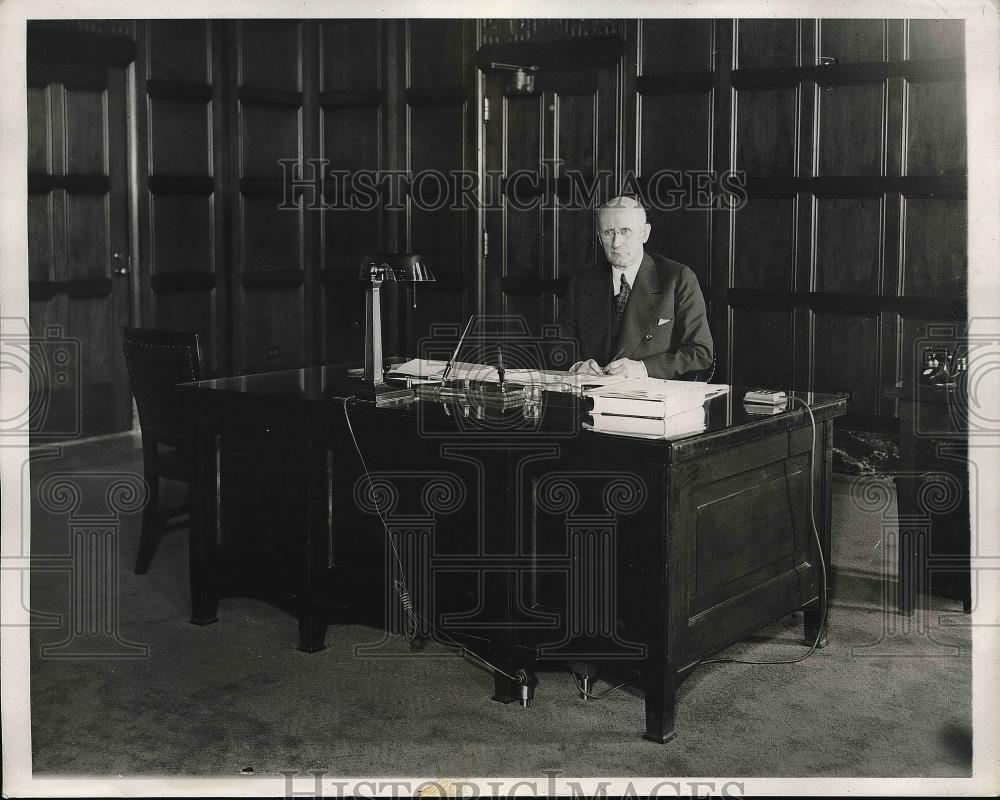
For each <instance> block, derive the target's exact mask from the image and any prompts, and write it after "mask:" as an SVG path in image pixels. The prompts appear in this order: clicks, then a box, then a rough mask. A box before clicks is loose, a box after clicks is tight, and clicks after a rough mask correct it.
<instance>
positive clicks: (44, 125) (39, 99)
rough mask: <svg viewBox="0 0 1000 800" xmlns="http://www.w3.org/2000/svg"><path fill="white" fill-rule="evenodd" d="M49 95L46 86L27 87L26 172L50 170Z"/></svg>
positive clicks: (45, 171) (46, 171)
mask: <svg viewBox="0 0 1000 800" xmlns="http://www.w3.org/2000/svg"><path fill="white" fill-rule="evenodd" d="M50 103H51V93H50V89H49V87H48V86H29V87H28V172H29V173H30V172H37V173H48V172H49V171H50V170H51V169H52V132H51V130H50V129H49V119H50V114H51V112H50V109H49V104H50Z"/></svg>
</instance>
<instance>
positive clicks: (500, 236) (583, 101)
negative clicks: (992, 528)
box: [482, 67, 620, 335]
mask: <svg viewBox="0 0 1000 800" xmlns="http://www.w3.org/2000/svg"><path fill="white" fill-rule="evenodd" d="M533 75H534V90H533V91H524V90H522V89H518V88H517V87H516V86H515V83H514V79H513V77H512V76H513V73H512V72H510V71H509V70H501V69H495V68H489V69H486V70H485V71H484V81H483V82H484V87H485V98H486V100H487V103H488V107H489V109H490V117H489V120H488V121H486V122H483V123H482V124H484V125H485V129H484V132H483V142H484V161H483V165H484V168H485V171H486V172H487V173H488V174H494V175H499V176H502V177H501V180H500V183H499V191H498V192H497V193H496V195H495V196H496V197H497V198H498V199H499V202H498V203H496V204H494V205H492V206H488V207H487V210H486V211H485V212H484V223H485V234H486V242H487V252H486V255H485V258H484V259H483V265H482V269H483V287H484V292H483V309H482V310H483V311H484V312H485V313H487V314H501V315H504V316H507V317H521V318H523V320H524V322H525V323H526V324H527V328H528V330H529V331H530V332H531V333H532V334H534V335H538V334H540V333H541V332H542V328H543V327H544V326H546V325H551V324H553V323H554V322H555V320H556V319H557V316H558V294H559V292H561V291H562V290H563V288H564V285H565V280H566V279H568V278H569V276H570V275H572V274H573V272H574V271H575V270H576V269H579V268H581V267H584V266H586V265H588V264H590V263H593V261H594V258H595V256H596V254H597V248H596V241H595V233H594V207H595V206H596V205H597V204H599V203H600V202H601V201H603V200H605V199H607V198H608V197H610V196H612V195H613V194H615V193H617V186H618V181H619V175H618V170H617V160H616V159H617V152H618V149H619V146H620V142H619V141H618V140H617V135H618V134H617V129H616V124H615V111H614V109H615V108H616V103H617V97H618V86H617V80H616V70H615V69H613V68H610V67H605V68H593V67H590V68H582V67H581V68H559V69H555V68H551V69H546V68H542V69H539V70H537V71H536V72H534V73H533Z"/></svg>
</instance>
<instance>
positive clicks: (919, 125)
mask: <svg viewBox="0 0 1000 800" xmlns="http://www.w3.org/2000/svg"><path fill="white" fill-rule="evenodd" d="M906 90H907V109H908V111H909V118H908V125H907V141H906V174H907V175H964V174H965V170H966V167H965V151H966V134H965V127H966V126H965V82H964V81H961V82H959V81H927V82H919V83H917V82H911V83H908V84H907V87H906Z"/></svg>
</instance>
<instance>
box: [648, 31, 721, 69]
mask: <svg viewBox="0 0 1000 800" xmlns="http://www.w3.org/2000/svg"><path fill="white" fill-rule="evenodd" d="M639 22H640V27H641V31H642V34H641V35H642V45H641V56H640V62H639V63H640V65H641V68H640V73H641V74H643V75H648V74H662V73H667V72H696V71H698V70H708V69H711V68H712V61H713V58H712V20H710V19H644V20H640V21H639Z"/></svg>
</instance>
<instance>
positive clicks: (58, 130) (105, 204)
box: [28, 32, 134, 439]
mask: <svg viewBox="0 0 1000 800" xmlns="http://www.w3.org/2000/svg"><path fill="white" fill-rule="evenodd" d="M42 36H43V37H46V36H52V34H51V33H50V32H45V33H44V34H42ZM52 38H53V42H51V44H52V45H53V47H55V48H56V49H53V48H51V47H50V48H49V49H48V54H47V58H46V59H45V60H42V59H32V58H31V55H32V53H33V52H38V50H39V47H38V42H37V41H34V42H33V41H32V34H31V33H29V62H28V259H29V275H30V278H29V280H30V320H29V323H30V328H31V332H32V335H33V337H34V340H33V342H34V347H33V352H32V361H33V369H32V394H33V397H32V407H33V409H35V410H36V411H37V413H35V414H33V415H32V419H31V431H32V433H33V434H34V435H35V436H38V437H41V436H44V437H46V438H49V439H62V438H73V437H75V436H93V435H99V434H104V433H111V432H115V431H121V430H126V429H128V428H129V427H130V425H131V401H130V397H129V388H128V378H127V374H126V370H125V364H124V359H123V357H122V350H121V334H120V331H121V328H122V326H123V325H127V324H128V323H129V319H130V314H129V295H130V282H131V277H130V276H131V265H130V258H129V253H130V241H129V239H130V237H129V225H128V219H129V209H128V189H127V186H128V182H127V153H128V146H127V128H126V86H127V76H126V70H125V68H124V66H122V65H113V66H112V65H108V64H106V63H95V61H93V60H89V61H85V62H82V63H81V62H74V61H63V62H60V61H53V60H48V59H51V58H59V57H66V58H71V57H72V54H75V53H80V54H83V55H88V51H87V48H85V47H81V48H78V49H76V50H73V49H71V48H69V47H66V48H62V47H61V43H62V39H61V38H60V36H58V35H56V36H52ZM98 38H102V37H98ZM107 38H111V39H116V40H118V39H125V37H107ZM125 41H126V42H127V41H128V40H125ZM116 44H118V43H117V42H116ZM32 45H35V46H34V47H33V46H32ZM120 49H121V48H117V47H109V48H108V49H107V50H106V51H103V52H106V53H109V54H112V55H113V54H115V53H118V55H119V56H121V53H120V52H119V51H120ZM127 49H128V48H125V50H126V51H127ZM133 52H134V45H133ZM127 60H131V59H130V58H129V57H128V54H127V52H126V54H125V56H124V57H122V58H119V61H126V62H127Z"/></svg>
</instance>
